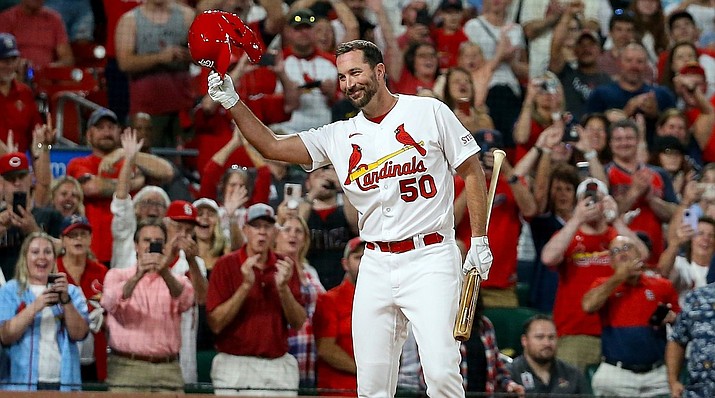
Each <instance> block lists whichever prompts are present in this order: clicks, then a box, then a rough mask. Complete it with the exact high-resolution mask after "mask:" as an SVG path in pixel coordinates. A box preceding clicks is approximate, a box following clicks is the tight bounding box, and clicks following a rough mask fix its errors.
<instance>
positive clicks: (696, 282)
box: [668, 256, 709, 306]
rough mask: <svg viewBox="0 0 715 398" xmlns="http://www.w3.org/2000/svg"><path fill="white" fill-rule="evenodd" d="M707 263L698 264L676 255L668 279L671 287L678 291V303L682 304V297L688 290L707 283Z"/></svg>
mask: <svg viewBox="0 0 715 398" xmlns="http://www.w3.org/2000/svg"><path fill="white" fill-rule="evenodd" d="M708 269H709V268H708V265H700V264H697V263H695V262H693V261H688V260H687V259H686V258H685V257H682V256H677V257H676V258H675V264H674V265H673V269H672V270H671V271H670V275H669V276H668V279H670V281H671V282H673V287H674V288H675V290H676V291H677V292H678V298H679V300H678V301H679V302H680V305H681V306H682V305H683V300H682V299H683V298H685V294H686V293H688V292H689V291H691V290H693V289H695V288H696V287H702V286H705V285H707V284H708V282H707V276H708Z"/></svg>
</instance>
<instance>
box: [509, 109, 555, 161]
mask: <svg viewBox="0 0 715 398" xmlns="http://www.w3.org/2000/svg"><path fill="white" fill-rule="evenodd" d="M546 127H548V126H542V125H541V124H539V122H537V121H536V120H534V119H531V131H530V132H529V139H528V140H527V141H526V143H524V144H517V145H516V155H515V156H516V158H515V159H514V162H518V161H519V160H521V158H523V157H524V155H526V153H527V152H529V149H531V148H532V147H533V146H534V145H536V140H537V139H538V138H539V136H540V135H541V133H542V132H543V131H544V130H546ZM514 164H516V163H514Z"/></svg>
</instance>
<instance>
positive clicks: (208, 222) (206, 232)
mask: <svg viewBox="0 0 715 398" xmlns="http://www.w3.org/2000/svg"><path fill="white" fill-rule="evenodd" d="M197 210H198V217H197V220H198V222H199V225H197V226H196V238H197V239H198V240H201V241H210V240H211V239H212V238H213V232H214V228H215V227H216V224H218V213H216V211H215V210H214V209H212V208H210V207H207V206H201V207H199V208H198V209H197Z"/></svg>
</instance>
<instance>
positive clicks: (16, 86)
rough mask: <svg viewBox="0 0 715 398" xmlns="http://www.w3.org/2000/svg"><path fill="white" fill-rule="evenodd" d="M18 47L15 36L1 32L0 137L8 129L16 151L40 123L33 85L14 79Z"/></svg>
mask: <svg viewBox="0 0 715 398" xmlns="http://www.w3.org/2000/svg"><path fill="white" fill-rule="evenodd" d="M19 65H20V51H19V50H18V48H17V41H16V40H15V36H13V35H11V34H9V33H0V140H2V141H3V142H5V143H7V142H8V133H9V132H10V131H12V132H13V141H14V143H16V144H17V150H18V151H19V152H25V151H27V149H28V146H29V144H30V142H32V130H33V129H34V128H35V126H37V125H39V124H42V119H41V118H40V112H39V111H38V110H37V104H35V95H34V94H33V92H32V89H31V88H30V87H28V86H27V85H25V84H23V83H21V82H19V81H18V80H17V70H18V67H19Z"/></svg>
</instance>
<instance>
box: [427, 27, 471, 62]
mask: <svg viewBox="0 0 715 398" xmlns="http://www.w3.org/2000/svg"><path fill="white" fill-rule="evenodd" d="M432 37H433V38H434V43H435V47H436V49H437V56H438V57H439V67H440V68H441V69H448V68H451V67H453V66H457V56H458V55H459V46H460V44H462V43H464V42H465V41H469V38H468V37H467V35H465V34H464V30H462V29H461V28H460V29H459V30H457V31H456V32H454V33H446V32H445V31H444V29H435V30H433V31H432Z"/></svg>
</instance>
